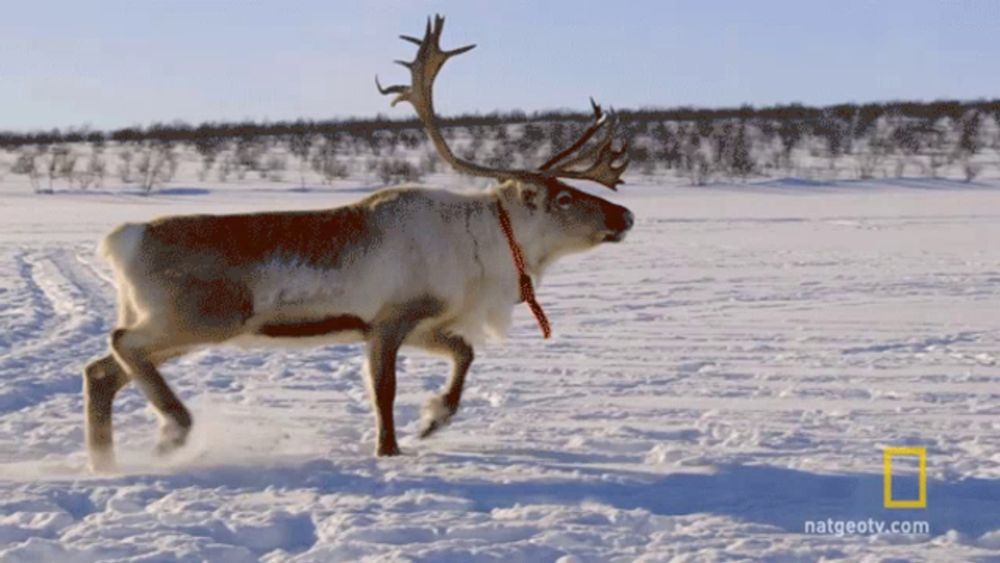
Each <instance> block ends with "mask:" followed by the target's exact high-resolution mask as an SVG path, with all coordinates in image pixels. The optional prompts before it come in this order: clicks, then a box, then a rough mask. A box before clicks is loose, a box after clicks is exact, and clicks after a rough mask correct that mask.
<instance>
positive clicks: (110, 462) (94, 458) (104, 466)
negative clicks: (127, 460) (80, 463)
mask: <svg viewBox="0 0 1000 563" xmlns="http://www.w3.org/2000/svg"><path fill="white" fill-rule="evenodd" d="M87 468H88V469H89V470H90V472H91V473H95V474H108V473H114V472H116V471H118V463H117V462H116V461H115V454H114V453H112V452H111V451H92V452H90V462H89V463H88V464H87Z"/></svg>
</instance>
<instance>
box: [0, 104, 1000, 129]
mask: <svg viewBox="0 0 1000 563" xmlns="http://www.w3.org/2000/svg"><path fill="white" fill-rule="evenodd" d="M595 101H596V100H595ZM948 102H957V103H960V104H963V105H969V104H977V103H1000V97H985V96H983V97H978V98H965V99H949V98H936V99H922V100H921V99H893V100H868V101H855V100H851V101H846V102H835V103H830V104H821V105H813V104H805V103H802V102H797V101H792V102H787V103H777V104H761V105H753V104H742V105H738V106H737V105H733V106H697V105H678V106H645V107H638V108H630V107H626V108H617V107H615V108H606V109H609V110H610V111H614V112H628V113H642V112H650V113H656V112H661V113H670V112H680V111H696V112H697V111H707V112H726V111H737V110H739V109H741V108H744V107H749V108H750V109H751V110H753V111H768V110H773V109H780V108H791V107H801V108H805V109H814V110H825V109H828V108H833V107H837V106H858V107H861V106H867V105H876V106H890V105H893V104H921V105H930V104H935V103H948ZM602 107H603V104H602ZM518 113H523V114H524V115H525V117H527V118H528V119H539V118H543V117H545V116H546V115H557V114H558V115H565V116H573V117H578V116H583V117H586V116H589V115H590V114H591V109H590V107H586V108H548V109H546V108H542V109H537V110H531V111H525V110H523V109H520V108H511V109H494V110H491V111H488V112H479V111H477V112H471V113H460V114H454V115H439V119H441V120H442V122H444V123H446V122H448V121H450V120H461V119H467V118H477V117H483V118H488V117H491V116H498V117H499V118H501V119H503V118H505V117H513V116H514V115H515V114H518ZM379 121H386V122H393V123H405V122H410V121H412V122H417V123H419V118H418V117H417V115H416V114H413V115H409V116H407V115H387V114H386V113H376V114H374V115H348V116H338V117H326V118H312V117H293V118H289V119H266V118H265V119H261V120H259V121H253V120H248V119H233V120H223V119H214V120H208V121H195V122H192V121H187V120H184V119H182V118H176V119H171V120H164V121H150V122H147V123H132V124H129V125H123V126H118V127H111V128H107V129H102V128H97V127H91V126H89V125H82V126H81V125H67V126H64V127H59V126H55V127H48V128H41V129H21V130H14V129H0V132H2V133H5V134H13V135H32V134H45V133H50V132H53V131H58V132H59V133H61V134H66V133H72V132H91V133H105V134H111V133H114V132H115V131H121V130H126V129H138V130H148V129H151V128H153V127H157V126H164V127H167V128H170V127H171V126H177V125H180V126H190V127H193V128H197V127H199V126H203V125H207V126H227V125H238V124H241V123H253V124H256V125H263V126H267V125H273V124H281V123H288V124H293V123H297V122H302V123H315V124H322V123H327V122H332V123H350V122H359V123H370V122H379Z"/></svg>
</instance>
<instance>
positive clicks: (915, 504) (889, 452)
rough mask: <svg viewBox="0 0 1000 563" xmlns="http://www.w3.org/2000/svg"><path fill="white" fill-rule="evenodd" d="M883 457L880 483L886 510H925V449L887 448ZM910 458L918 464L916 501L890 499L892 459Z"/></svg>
mask: <svg viewBox="0 0 1000 563" xmlns="http://www.w3.org/2000/svg"><path fill="white" fill-rule="evenodd" d="M883 455H884V457H883V463H884V475H883V483H882V492H883V500H884V503H883V504H884V505H885V507H886V508H927V448H924V447H888V448H885V452H884V454H883ZM897 456H898V457H902V456H910V457H916V458H917V460H918V463H919V464H920V469H919V475H918V485H919V489H920V492H919V493H918V496H917V498H916V499H894V498H892V458H893V457H897Z"/></svg>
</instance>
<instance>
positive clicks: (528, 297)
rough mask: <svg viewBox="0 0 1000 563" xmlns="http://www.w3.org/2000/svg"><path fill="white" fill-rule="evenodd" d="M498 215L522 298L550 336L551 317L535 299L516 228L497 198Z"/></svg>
mask: <svg viewBox="0 0 1000 563" xmlns="http://www.w3.org/2000/svg"><path fill="white" fill-rule="evenodd" d="M497 217H499V218H500V228H501V229H503V234H504V236H506V237H507V245H508V246H510V254H511V256H513V257H514V266H515V267H516V268H517V275H518V282H519V283H520V285H521V300H522V301H526V302H527V303H528V307H531V312H532V313H534V315H535V319H537V320H538V326H539V327H541V329H542V336H543V337H545V338H549V337H550V336H552V325H550V324H549V319H548V318H547V317H546V316H545V311H543V310H542V306H541V305H539V303H538V300H537V299H535V287H534V286H533V285H532V283H531V277H530V276H528V272H527V271H526V270H525V269H524V254H523V253H522V252H521V246H520V245H518V244H517V239H515V238H514V228H513V227H512V226H511V225H510V215H508V214H507V209H506V208H504V206H503V202H501V201H500V200H499V199H497Z"/></svg>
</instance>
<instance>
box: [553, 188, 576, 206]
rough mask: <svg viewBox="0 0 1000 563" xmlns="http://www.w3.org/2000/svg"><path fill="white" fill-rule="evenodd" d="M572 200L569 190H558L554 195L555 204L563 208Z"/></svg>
mask: <svg viewBox="0 0 1000 563" xmlns="http://www.w3.org/2000/svg"><path fill="white" fill-rule="evenodd" d="M572 201H573V194H571V193H569V192H559V195H557V196H556V205H558V206H559V207H562V208H564V209H565V208H567V207H569V204H570V203H572Z"/></svg>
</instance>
